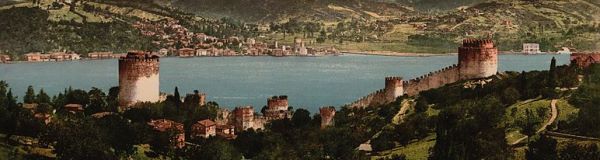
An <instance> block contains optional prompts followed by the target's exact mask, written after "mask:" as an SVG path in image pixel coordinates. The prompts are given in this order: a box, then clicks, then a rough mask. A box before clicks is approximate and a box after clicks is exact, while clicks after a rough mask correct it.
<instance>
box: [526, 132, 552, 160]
mask: <svg viewBox="0 0 600 160" xmlns="http://www.w3.org/2000/svg"><path fill="white" fill-rule="evenodd" d="M556 145H557V142H556V140H555V139H553V138H552V137H548V136H546V135H541V136H540V138H539V139H537V140H536V141H533V142H531V143H529V145H528V146H529V147H528V149H527V151H526V152H525V157H527V159H528V160H546V159H558V153H557V151H556Z"/></svg>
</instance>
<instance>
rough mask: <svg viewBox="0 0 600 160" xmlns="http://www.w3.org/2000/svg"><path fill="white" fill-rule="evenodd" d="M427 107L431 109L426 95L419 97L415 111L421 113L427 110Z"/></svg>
mask: <svg viewBox="0 0 600 160" xmlns="http://www.w3.org/2000/svg"><path fill="white" fill-rule="evenodd" d="M427 109H429V103H428V102H427V99H426V98H424V97H419V98H418V99H417V105H416V106H415V111H416V112H418V113H421V112H425V111H427Z"/></svg>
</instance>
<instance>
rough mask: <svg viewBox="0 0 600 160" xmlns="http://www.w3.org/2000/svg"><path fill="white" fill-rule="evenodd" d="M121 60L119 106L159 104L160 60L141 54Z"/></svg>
mask: <svg viewBox="0 0 600 160" xmlns="http://www.w3.org/2000/svg"><path fill="white" fill-rule="evenodd" d="M130 54H137V55H135V56H134V55H128V57H123V58H121V59H119V88H120V89H119V105H120V106H121V107H129V106H132V105H134V104H135V103H137V102H157V101H159V100H160V91H159V84H160V83H159V73H158V72H159V60H158V57H148V55H141V54H140V53H130Z"/></svg>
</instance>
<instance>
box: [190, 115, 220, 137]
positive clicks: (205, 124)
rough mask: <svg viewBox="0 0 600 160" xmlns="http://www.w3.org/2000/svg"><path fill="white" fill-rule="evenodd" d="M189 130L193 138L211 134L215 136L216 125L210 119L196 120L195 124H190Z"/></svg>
mask: <svg viewBox="0 0 600 160" xmlns="http://www.w3.org/2000/svg"><path fill="white" fill-rule="evenodd" d="M191 132H192V133H191V137H193V138H198V137H202V138H208V137H211V136H216V135H217V125H216V123H215V122H214V121H212V120H210V119H205V120H201V121H198V122H196V124H194V125H192V129H191Z"/></svg>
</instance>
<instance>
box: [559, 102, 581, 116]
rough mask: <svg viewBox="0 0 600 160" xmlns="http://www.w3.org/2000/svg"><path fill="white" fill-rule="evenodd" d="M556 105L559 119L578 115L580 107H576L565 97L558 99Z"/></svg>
mask: <svg viewBox="0 0 600 160" xmlns="http://www.w3.org/2000/svg"><path fill="white" fill-rule="evenodd" d="M556 106H557V107H558V118H557V120H558V121H565V120H568V119H569V117H571V116H577V113H579V108H575V107H574V106H572V105H571V104H569V103H568V101H567V100H565V99H560V100H558V102H557V103H556Z"/></svg>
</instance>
